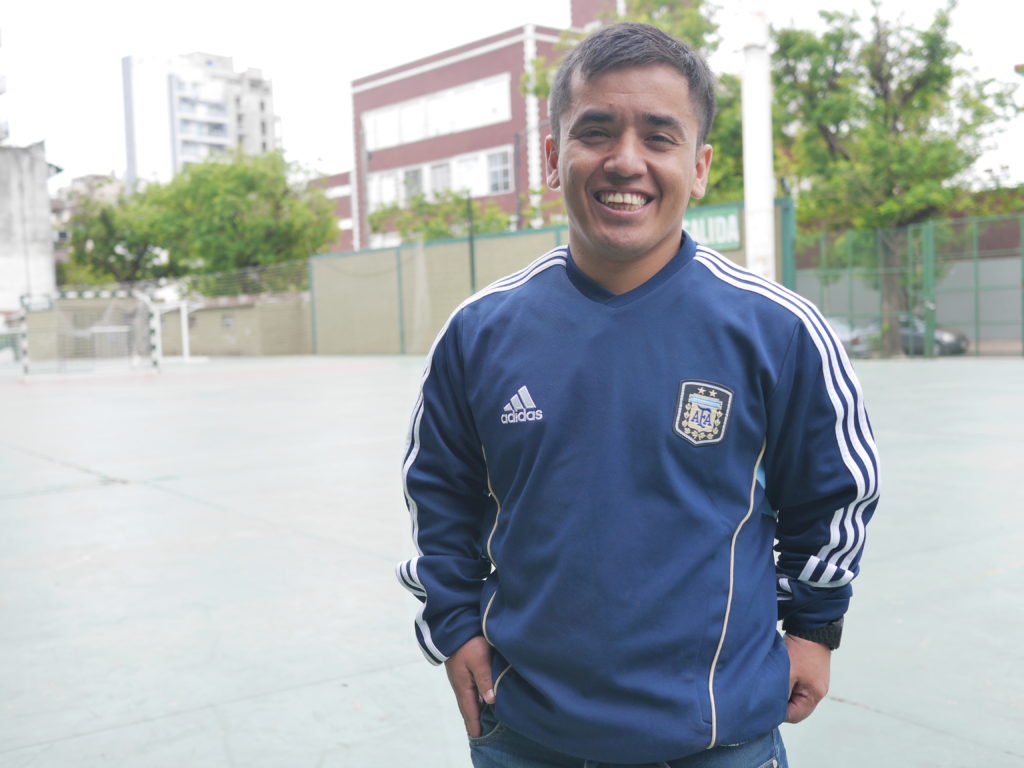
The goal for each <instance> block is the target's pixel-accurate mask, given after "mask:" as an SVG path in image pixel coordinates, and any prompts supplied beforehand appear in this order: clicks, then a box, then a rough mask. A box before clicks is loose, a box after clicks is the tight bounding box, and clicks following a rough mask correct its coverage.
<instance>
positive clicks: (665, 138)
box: [647, 134, 675, 144]
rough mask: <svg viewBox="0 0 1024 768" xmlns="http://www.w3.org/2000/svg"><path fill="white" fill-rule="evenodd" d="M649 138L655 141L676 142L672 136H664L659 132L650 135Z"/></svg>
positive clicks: (662, 142) (663, 142)
mask: <svg viewBox="0 0 1024 768" xmlns="http://www.w3.org/2000/svg"><path fill="white" fill-rule="evenodd" d="M647 140H648V141H653V142H656V143H661V144H675V141H673V140H672V138H671V137H669V136H663V135H661V134H657V135H655V136H649V137H648V139H647Z"/></svg>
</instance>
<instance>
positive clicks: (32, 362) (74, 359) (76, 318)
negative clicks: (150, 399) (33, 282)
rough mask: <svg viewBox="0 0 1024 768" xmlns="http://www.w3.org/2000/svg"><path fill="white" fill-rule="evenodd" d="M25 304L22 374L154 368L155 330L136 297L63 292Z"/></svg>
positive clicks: (122, 293) (145, 303)
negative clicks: (23, 372) (23, 371)
mask: <svg viewBox="0 0 1024 768" xmlns="http://www.w3.org/2000/svg"><path fill="white" fill-rule="evenodd" d="M23 304H24V306H25V311H26V316H25V321H26V322H25V344H24V347H25V348H24V350H23V355H22V358H23V359H22V363H23V367H24V370H25V373H45V372H56V373H65V372H76V371H93V370H97V369H103V370H107V369H109V370H118V369H126V368H132V367H135V368H142V367H146V366H148V367H153V366H155V365H157V364H158V363H159V333H158V329H159V326H158V324H157V323H155V322H154V320H153V314H154V313H153V310H152V306H151V303H150V301H149V300H148V299H147V298H146V297H145V296H143V295H141V294H133V293H128V292H126V291H119V292H116V293H90V292H81V293H62V294H60V295H59V296H57V297H55V298H49V297H46V298H43V299H40V298H31V299H26V300H25V301H24V302H23Z"/></svg>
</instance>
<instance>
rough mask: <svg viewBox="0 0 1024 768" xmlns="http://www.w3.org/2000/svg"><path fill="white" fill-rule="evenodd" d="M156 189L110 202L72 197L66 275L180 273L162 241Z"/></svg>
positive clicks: (112, 278)
mask: <svg viewBox="0 0 1024 768" xmlns="http://www.w3.org/2000/svg"><path fill="white" fill-rule="evenodd" d="M156 191H157V190H156V189H152V190H146V191H143V192H140V193H137V194H135V195H132V196H130V197H129V196H125V195H122V196H121V197H120V199H119V200H118V202H117V203H116V204H114V205H110V204H105V203H100V202H97V201H96V200H92V199H81V200H78V201H76V202H77V207H78V212H77V213H76V214H75V215H74V216H73V217H72V219H71V224H70V229H71V263H70V264H69V267H68V268H67V269H66V270H64V275H63V277H64V278H65V281H66V282H79V281H81V282H90V283H97V282H118V283H130V282H134V281H136V280H142V279H149V278H159V277H171V276H175V275H178V274H181V272H182V269H183V267H182V265H181V264H179V263H176V262H173V261H171V259H170V258H169V254H168V252H167V250H166V248H164V247H163V244H164V240H163V238H162V236H161V232H162V227H161V216H162V212H161V210H160V207H159V205H158V204H157V202H156V199H155V198H156Z"/></svg>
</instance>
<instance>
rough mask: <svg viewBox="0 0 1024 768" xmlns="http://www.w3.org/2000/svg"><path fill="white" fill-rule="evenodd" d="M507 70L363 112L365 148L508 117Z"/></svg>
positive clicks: (402, 142) (453, 131)
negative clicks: (503, 72)
mask: <svg viewBox="0 0 1024 768" xmlns="http://www.w3.org/2000/svg"><path fill="white" fill-rule="evenodd" d="M511 93H512V86H511V75H509V74H508V73H505V74H501V75H496V76H494V77H488V78H485V79H483V80H477V81H475V82H472V83H466V84H464V85H460V86H457V87H455V88H448V89H445V90H443V91H436V92H435V93H430V94H427V95H425V96H420V97H418V98H415V99H409V100H408V101H403V102H400V103H398V104H390V105H388V106H386V107H381V108H379V109H374V110H370V111H368V112H364V113H363V130H364V134H365V136H366V145H367V148H368V149H369V150H371V151H372V150H375V149H384V148H386V147H394V146H398V145H400V144H411V143H412V142H414V141H420V140H422V139H426V138H430V137H432V136H444V135H447V134H450V133H457V132H459V131H468V130H471V129H473V128H481V127H483V126H485V125H495V124H498V123H503V122H507V121H509V120H511V119H512V97H511Z"/></svg>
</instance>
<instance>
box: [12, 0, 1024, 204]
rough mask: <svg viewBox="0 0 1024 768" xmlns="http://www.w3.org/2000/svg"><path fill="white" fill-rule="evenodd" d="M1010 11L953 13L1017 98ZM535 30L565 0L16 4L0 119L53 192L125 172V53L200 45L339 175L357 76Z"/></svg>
mask: <svg viewBox="0 0 1024 768" xmlns="http://www.w3.org/2000/svg"><path fill="white" fill-rule="evenodd" d="M767 4H768V6H769V11H768V13H769V18H770V20H771V21H772V23H773V24H775V25H776V26H781V25H787V24H790V23H795V24H796V25H798V26H802V27H813V26H815V25H816V23H817V19H816V14H817V10H818V9H820V8H825V9H833V10H834V9H837V8H843V9H850V8H853V9H856V10H858V11H859V12H860V13H861V15H862V16H864V17H867V16H868V15H869V14H870V3H869V2H868V0H842V2H839V1H838V0H835V1H834V2H830V1H829V0H789V1H788V2H785V1H784V2H768V3H767ZM722 5H727V7H728V10H720V11H719V12H718V15H717V18H718V21H719V22H720V24H721V25H722V28H721V30H720V31H721V32H722V33H723V38H724V40H723V44H722V46H721V49H720V51H719V53H718V54H717V55H716V56H715V58H714V59H713V60H712V65H713V67H714V68H715V69H716V70H722V71H732V72H737V73H738V72H740V71H741V65H742V59H741V56H740V55H739V53H738V49H739V46H740V44H741V40H740V39H739V29H740V21H739V16H740V12H741V11H740V8H741V6H742V3H738V2H736V1H735V0H732V1H731V2H729V3H722ZM1011 6H1012V3H1007V2H1005V0H971V2H965V3H963V4H962V5H961V7H959V8H957V9H956V10H955V11H954V12H953V38H954V39H955V40H956V41H957V42H959V43H961V45H963V46H965V47H966V48H968V49H969V50H970V51H971V52H972V53H971V56H970V57H969V58H967V59H966V60H965V61H963V62H962V63H963V64H965V65H967V66H970V67H973V68H976V69H977V70H978V71H979V72H980V73H981V74H982V75H983V76H985V77H995V78H997V79H1000V80H1003V81H1005V82H1018V83H1020V85H1021V87H1020V88H1019V93H1018V102H1022V101H1024V78H1022V77H1020V76H1018V75H1015V74H1014V72H1013V66H1014V65H1015V64H1017V63H1021V62H1024V47H1022V46H1021V44H1020V42H1019V40H1020V37H1019V32H1020V26H1019V21H1018V20H1017V19H1016V18H1010V17H1011V16H1015V13H1014V12H1012V11H1010V7H1011ZM882 7H883V15H885V16H887V17H890V18H895V17H897V16H899V15H900V14H903V16H904V18H905V19H906V20H907V21H910V22H912V23H915V24H918V25H921V26H923V25H925V24H927V23H928V22H929V21H930V19H931V18H932V16H933V15H934V12H935V10H936V8H938V7H940V4H939V3H938V2H935V0H890V1H889V2H883V6H882ZM1008 14H1009V15H1008ZM1000 20H1002V21H1003V23H1000ZM526 23H535V24H541V25H547V26H554V27H564V26H567V25H568V23H569V0H513V1H512V2H502V3H493V4H492V3H483V2H481V1H480V0H435V2H430V3H427V2H422V0H387V1H386V2H352V0H338V1H336V2H334V3H327V4H324V3H320V2H313V1H312V0H289V1H288V2H281V1H280V0H279V1H278V2H274V3H261V2H258V1H253V2H245V3H241V2H223V1H221V2H218V1H217V0H213V1H212V2H211V0H203V1H200V0H176V2H174V3H151V2H139V0H131V2H127V1H124V0H91V2H81V0H75V2H69V0H50V2H30V1H28V0H20V1H19V0H9V1H8V2H5V3H4V4H3V6H2V10H0V75H6V81H7V94H6V95H5V96H0V119H4V118H6V119H7V121H8V122H9V124H10V129H11V141H10V143H13V144H19V145H20V144H28V143H31V142H34V141H39V140H45V141H46V146H47V157H48V159H49V160H50V161H51V162H52V163H55V164H56V165H59V166H61V167H63V168H64V169H65V170H64V173H62V174H60V175H59V176H58V177H57V178H55V179H54V180H53V186H61V185H63V184H66V183H67V182H68V181H70V179H71V178H73V177H76V176H81V175H84V174H88V173H110V172H114V173H116V174H118V175H122V174H123V173H124V167H125V151H124V111H123V106H122V91H121V58H122V57H123V56H126V55H139V54H154V53H168V54H169V53H189V52H192V51H204V52H207V53H215V54H220V55H225V56H231V57H233V58H234V60H235V65H236V68H240V67H247V66H252V67H256V68H259V69H261V70H263V73H264V75H265V76H268V77H270V78H271V79H272V81H273V85H274V100H275V107H276V111H277V114H278V116H279V117H280V120H281V138H282V142H283V146H284V149H285V151H286V154H287V156H288V157H289V159H292V160H296V161H298V162H300V163H302V164H303V165H305V166H307V167H310V168H313V169H316V170H319V171H323V172H325V173H334V172H338V171H344V170H349V169H350V168H351V167H352V159H351V152H352V150H351V146H352V143H351V141H352V140H351V134H352V129H351V123H352V117H351V108H350V104H351V94H350V91H349V83H350V82H351V81H352V80H353V79H354V78H357V77H361V76H364V75H368V74H372V73H374V72H377V71H380V70H382V69H386V68H389V67H392V66H396V65H398V64H402V63H404V62H406V61H409V60H412V59H415V58H419V57H421V56H426V55H429V54H431V53H434V52H437V51H441V50H444V49H446V48H450V47H453V46H456V45H459V44H462V43H465V42H470V41H472V40H475V39H478V38H480V37H484V36H486V35H489V34H493V33H496V32H501V31H504V30H506V29H510V28H512V27H516V26H520V25H522V24H526ZM980 165H981V166H982V167H988V168H999V167H1000V166H1003V165H1006V166H1008V167H1009V169H1010V171H1009V172H1010V178H1009V181H1011V182H1015V183H1024V120H1021V119H1018V120H1017V121H1016V123H1015V124H1014V125H1013V126H1012V127H1011V129H1010V130H1008V131H1007V132H1005V133H1004V134H1003V135H1002V136H1001V137H999V139H998V146H997V147H996V148H994V149H993V151H992V152H990V153H989V154H988V155H986V157H985V158H984V159H983V161H982V163H981V164H980Z"/></svg>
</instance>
